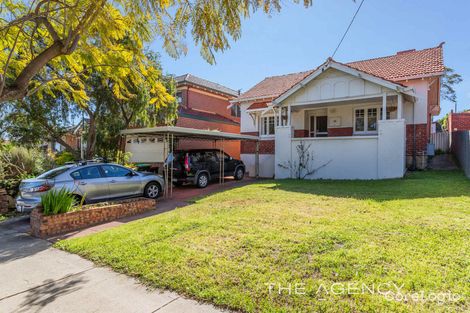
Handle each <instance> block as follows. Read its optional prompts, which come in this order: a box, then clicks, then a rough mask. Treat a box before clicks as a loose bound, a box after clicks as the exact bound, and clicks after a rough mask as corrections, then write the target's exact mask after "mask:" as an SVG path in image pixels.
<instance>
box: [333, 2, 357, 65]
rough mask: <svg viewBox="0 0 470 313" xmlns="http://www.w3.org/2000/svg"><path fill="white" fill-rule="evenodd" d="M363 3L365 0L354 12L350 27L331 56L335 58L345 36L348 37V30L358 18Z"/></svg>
mask: <svg viewBox="0 0 470 313" xmlns="http://www.w3.org/2000/svg"><path fill="white" fill-rule="evenodd" d="M363 3H364V0H362V1H361V4H359V7H358V8H357V11H356V13H354V16H353V18H352V20H351V22H350V23H349V26H348V28H347V29H346V31H345V32H344V35H343V37H342V38H341V40H340V41H339V43H338V46H337V47H336V49H335V52H333V54H332V55H331V58H334V56H335V54H336V51H338V49H339V47H340V46H341V44H342V43H343V40H344V37H346V35H347V34H348V31H349V29H350V28H351V25H352V23H353V22H354V20H355V19H356V15H357V13H359V10H360V9H361V7H362V4H363Z"/></svg>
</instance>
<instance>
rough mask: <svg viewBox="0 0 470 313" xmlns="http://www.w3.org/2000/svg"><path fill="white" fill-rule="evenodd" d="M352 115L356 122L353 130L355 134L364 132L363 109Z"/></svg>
mask: <svg viewBox="0 0 470 313" xmlns="http://www.w3.org/2000/svg"><path fill="white" fill-rule="evenodd" d="M354 115H355V120H356V121H355V123H354V130H355V131H356V132H363V131H364V125H365V121H364V109H358V110H356V112H355V113H354Z"/></svg>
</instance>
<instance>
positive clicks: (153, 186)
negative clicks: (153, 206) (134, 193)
mask: <svg viewBox="0 0 470 313" xmlns="http://www.w3.org/2000/svg"><path fill="white" fill-rule="evenodd" d="M160 193H161V187H160V185H159V184H158V183H149V184H147V186H145V190H144V196H145V197H147V198H150V199H157V198H158V197H159V196H160Z"/></svg>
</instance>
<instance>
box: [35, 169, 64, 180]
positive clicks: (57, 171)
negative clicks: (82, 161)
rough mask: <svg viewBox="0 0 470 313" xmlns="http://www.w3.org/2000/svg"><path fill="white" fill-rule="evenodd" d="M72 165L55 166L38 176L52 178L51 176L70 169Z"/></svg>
mask: <svg viewBox="0 0 470 313" xmlns="http://www.w3.org/2000/svg"><path fill="white" fill-rule="evenodd" d="M71 167H72V166H61V167H58V168H54V169H52V170H50V171H47V172H45V173H43V174H41V175H39V176H38V177H37V178H43V179H51V178H56V177H57V176H59V175H60V174H62V173H64V172H65V171H67V170H68V169H70V168H71Z"/></svg>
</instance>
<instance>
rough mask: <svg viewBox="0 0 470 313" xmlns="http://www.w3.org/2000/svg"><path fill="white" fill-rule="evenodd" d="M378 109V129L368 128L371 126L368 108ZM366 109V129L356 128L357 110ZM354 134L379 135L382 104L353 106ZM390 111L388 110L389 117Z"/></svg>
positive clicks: (388, 117)
mask: <svg viewBox="0 0 470 313" xmlns="http://www.w3.org/2000/svg"><path fill="white" fill-rule="evenodd" d="M369 109H376V110H377V111H376V112H377V115H376V120H377V129H376V130H367V129H368V128H369V116H368V110H369ZM359 110H364V130H356V118H357V117H356V111H359ZM352 114H353V134H354V135H377V134H378V133H379V127H378V123H379V121H380V120H381V119H382V106H380V105H368V106H358V107H354V108H353V113H352ZM389 114H390V112H387V115H388V116H387V119H390V115H389Z"/></svg>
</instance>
